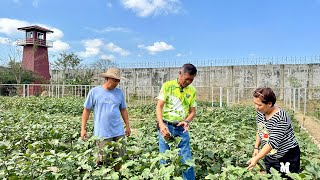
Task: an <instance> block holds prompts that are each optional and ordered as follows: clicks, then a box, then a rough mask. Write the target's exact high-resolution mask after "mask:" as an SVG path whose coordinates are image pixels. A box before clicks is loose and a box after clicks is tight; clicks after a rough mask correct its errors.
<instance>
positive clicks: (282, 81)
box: [51, 64, 320, 88]
mask: <svg viewBox="0 0 320 180" xmlns="http://www.w3.org/2000/svg"><path fill="white" fill-rule="evenodd" d="M197 69H198V74H197V77H196V78H195V80H194V82H193V85H194V86H198V87H199V86H203V87H204V86H206V87H237V88H250V87H252V88H254V87H262V86H263V87H265V86H268V87H273V88H289V87H296V88H299V87H300V88H319V87H320V64H298V65H291V64H289V65H287V64H285V65H281V64H280V65H279V64H277V65H248V66H210V67H197ZM83 71H85V70H82V71H81V72H80V71H79V70H78V73H84V72H83ZM121 71H122V72H121V73H122V74H121V75H122V76H124V77H125V78H127V79H128V80H127V81H122V82H121V84H122V85H125V86H132V87H149V86H161V85H162V84H163V82H165V81H167V80H171V79H175V78H177V77H178V71H179V68H126V69H122V70H121ZM101 72H103V71H101V70H100V71H97V72H96V76H95V78H94V79H95V81H96V84H101V83H102V82H103V79H102V78H99V77H98V75H99V74H100V73H101ZM62 77H63V75H62V72H58V71H51V78H52V79H54V80H57V79H62ZM60 82H61V80H60Z"/></svg>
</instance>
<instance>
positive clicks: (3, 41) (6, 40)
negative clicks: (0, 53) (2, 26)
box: [0, 37, 11, 44]
mask: <svg viewBox="0 0 320 180" xmlns="http://www.w3.org/2000/svg"><path fill="white" fill-rule="evenodd" d="M10 43H11V40H10V39H9V38H5V37H0V44H10Z"/></svg>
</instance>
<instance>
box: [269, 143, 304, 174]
mask: <svg viewBox="0 0 320 180" xmlns="http://www.w3.org/2000/svg"><path fill="white" fill-rule="evenodd" d="M264 163H265V166H266V171H267V173H268V174H270V168H271V167H273V168H274V169H276V170H277V171H279V172H280V173H281V174H282V176H285V174H286V173H289V172H291V173H299V171H300V148H299V146H296V147H294V148H291V149H289V151H288V152H286V154H284V156H283V157H281V158H279V159H271V158H270V157H269V156H265V158H264Z"/></svg>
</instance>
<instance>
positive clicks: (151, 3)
mask: <svg viewBox="0 0 320 180" xmlns="http://www.w3.org/2000/svg"><path fill="white" fill-rule="evenodd" d="M121 3H122V5H123V6H124V7H125V8H127V9H131V10H132V11H134V12H135V13H136V14H137V15H138V16H140V17H147V16H150V15H161V14H164V15H167V14H169V13H178V12H179V11H180V9H181V7H180V1H179V0H121Z"/></svg>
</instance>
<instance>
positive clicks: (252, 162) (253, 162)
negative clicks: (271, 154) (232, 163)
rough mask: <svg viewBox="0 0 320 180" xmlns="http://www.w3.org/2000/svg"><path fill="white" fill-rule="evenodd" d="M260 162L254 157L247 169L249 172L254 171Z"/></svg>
mask: <svg viewBox="0 0 320 180" xmlns="http://www.w3.org/2000/svg"><path fill="white" fill-rule="evenodd" d="M258 160H259V159H257V158H256V156H255V157H253V158H251V159H250V160H249V161H248V162H247V164H248V165H249V166H248V167H247V170H251V169H253V167H254V166H255V165H256V164H257V163H258Z"/></svg>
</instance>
